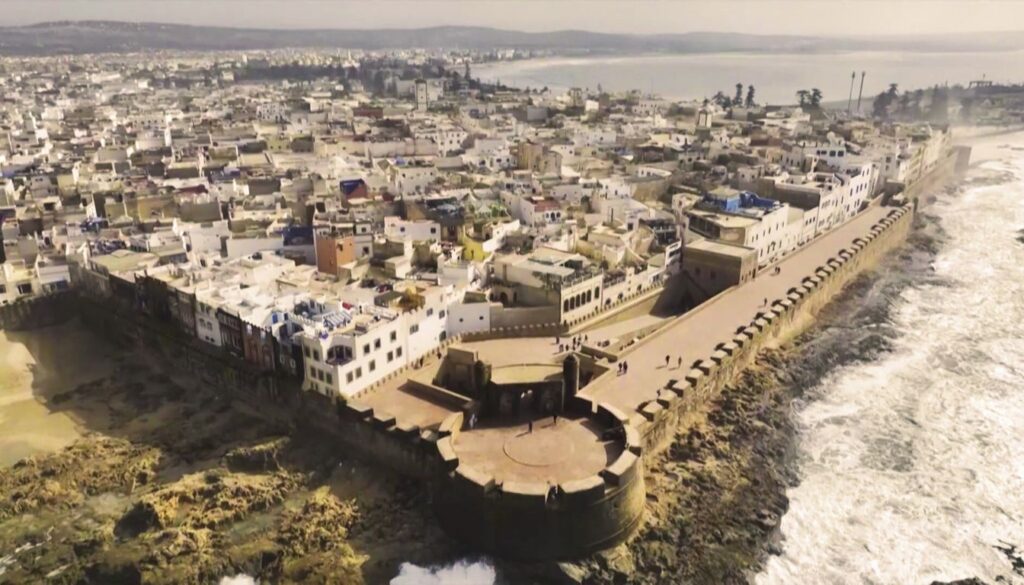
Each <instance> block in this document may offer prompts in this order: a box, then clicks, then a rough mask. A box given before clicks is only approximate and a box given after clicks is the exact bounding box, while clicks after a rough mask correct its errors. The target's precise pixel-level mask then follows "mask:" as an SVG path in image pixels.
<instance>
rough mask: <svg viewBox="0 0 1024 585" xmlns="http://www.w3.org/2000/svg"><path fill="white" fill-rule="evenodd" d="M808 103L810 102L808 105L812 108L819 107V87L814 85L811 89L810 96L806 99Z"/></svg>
mask: <svg viewBox="0 0 1024 585" xmlns="http://www.w3.org/2000/svg"><path fill="white" fill-rule="evenodd" d="M808 103H809V104H810V106H811V107H812V108H820V107H821V90H820V89H818V88H816V87H815V88H814V89H812V90H811V97H810V98H809V99H808Z"/></svg>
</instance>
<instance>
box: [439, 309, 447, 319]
mask: <svg viewBox="0 0 1024 585" xmlns="http://www.w3.org/2000/svg"><path fill="white" fill-rule="evenodd" d="M445 315H446V313H445V312H444V311H441V312H440V313H438V314H437V316H438V318H440V319H444V316H445Z"/></svg>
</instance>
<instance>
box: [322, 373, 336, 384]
mask: <svg viewBox="0 0 1024 585" xmlns="http://www.w3.org/2000/svg"><path fill="white" fill-rule="evenodd" d="M324 378H325V379H326V382H327V383H328V384H334V376H332V375H330V374H324Z"/></svg>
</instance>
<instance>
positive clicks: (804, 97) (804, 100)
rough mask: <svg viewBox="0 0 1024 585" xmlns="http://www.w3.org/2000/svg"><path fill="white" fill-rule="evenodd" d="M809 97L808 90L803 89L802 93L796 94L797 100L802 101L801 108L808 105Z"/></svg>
mask: <svg viewBox="0 0 1024 585" xmlns="http://www.w3.org/2000/svg"><path fill="white" fill-rule="evenodd" d="M808 95H810V92H809V91H807V90H806V89H801V90H800V91H798V92H796V97H797V99H799V100H800V107H801V108H802V107H804V106H806V105H807V96H808Z"/></svg>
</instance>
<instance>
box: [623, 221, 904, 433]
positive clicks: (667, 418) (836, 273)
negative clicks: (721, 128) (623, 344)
mask: <svg viewBox="0 0 1024 585" xmlns="http://www.w3.org/2000/svg"><path fill="white" fill-rule="evenodd" d="M913 215H914V208H913V206H912V205H906V206H903V207H898V208H893V210H892V211H891V212H889V214H888V215H887V216H886V217H884V218H882V219H881V220H879V221H878V223H876V224H874V225H873V226H871V228H870V229H869V230H868V231H867V233H865V234H863V235H862V236H859V237H856V238H854V239H853V240H852V241H851V242H850V243H849V245H848V246H847V247H845V248H844V249H842V250H840V251H839V252H838V253H837V254H836V255H835V256H833V257H832V258H830V259H829V260H828V261H827V262H825V263H824V264H822V265H821V266H818V267H816V268H815V269H814V270H811V271H809V273H808V274H807V275H806V276H805V277H804V278H803V284H801V285H800V286H796V287H793V288H791V289H790V290H789V292H788V294H787V295H786V296H785V297H782V298H777V299H770V300H769V303H768V307H766V308H765V309H764V310H763V311H761V312H759V313H758V315H757V316H756V318H754V319H753V320H752V321H751V322H750V323H749V324H747V325H746V326H745V327H742V328H740V329H738V330H737V331H736V332H735V335H733V336H732V338H731V339H726V340H723V341H721V342H720V343H718V344H717V346H716V349H715V351H714V352H713V353H712V354H711V355H710V356H707V357H706V358H704V359H701V360H699V361H697V362H696V363H695V364H694V367H693V368H692V369H690V370H689V372H687V373H686V375H685V376H684V377H683V378H682V379H680V380H676V381H674V383H671V384H670V385H669V386H668V387H666V388H663V389H660V390H659V391H658V393H657V396H658V397H657V399H656V400H652V401H649V402H646V403H644V404H641V405H639V407H638V408H637V412H638V414H639V415H640V417H641V419H642V422H641V423H639V425H638V426H639V431H640V433H641V435H642V437H643V443H644V447H645V449H646V450H647V451H648V452H656V451H658V450H660V449H661V448H663V447H664V446H665V445H666V444H667V443H668V441H669V440H670V439H671V437H672V435H673V434H674V432H675V429H676V427H677V425H678V424H679V421H680V419H681V418H683V415H684V414H685V413H686V412H687V411H688V410H690V409H693V408H695V407H697V406H698V405H699V404H701V403H702V402H703V401H706V400H708V399H710V398H712V397H713V396H715V395H717V394H718V393H719V392H721V391H722V389H723V388H725V387H726V386H727V385H728V384H729V383H731V382H732V381H734V380H735V379H736V377H737V376H738V374H739V373H740V372H741V371H743V369H744V368H746V367H748V366H749V365H750V364H751V363H752V362H753V360H754V357H755V356H756V355H757V352H758V351H760V350H761V349H763V348H765V347H766V346H768V345H770V344H773V343H776V342H778V341H779V340H782V339H786V338H789V337H791V336H793V335H795V334H797V333H799V332H801V331H803V330H804V329H806V328H807V327H808V326H809V325H810V324H811V323H813V318H814V316H815V315H816V314H817V313H818V311H819V310H820V309H821V308H822V307H823V306H825V305H826V304H828V303H829V302H830V301H831V300H832V299H833V298H834V297H835V296H836V295H837V294H838V293H839V292H840V291H841V290H842V289H843V287H844V286H846V285H847V284H848V283H849V282H850V281H851V280H853V279H854V278H855V277H856V276H857V275H858V274H860V273H862V272H863V271H864V270H866V269H868V268H870V267H872V266H873V265H875V264H876V263H877V262H878V260H879V259H880V258H881V257H883V256H884V255H886V254H887V253H888V252H889V251H891V250H892V249H893V248H896V247H898V246H900V245H901V244H902V243H903V242H904V241H905V239H906V237H907V234H908V233H909V231H910V228H911V225H912V222H913ZM634 351H643V346H642V344H641V345H640V346H639V347H638V348H637V349H635V350H634Z"/></svg>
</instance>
